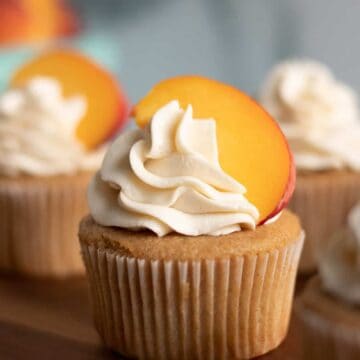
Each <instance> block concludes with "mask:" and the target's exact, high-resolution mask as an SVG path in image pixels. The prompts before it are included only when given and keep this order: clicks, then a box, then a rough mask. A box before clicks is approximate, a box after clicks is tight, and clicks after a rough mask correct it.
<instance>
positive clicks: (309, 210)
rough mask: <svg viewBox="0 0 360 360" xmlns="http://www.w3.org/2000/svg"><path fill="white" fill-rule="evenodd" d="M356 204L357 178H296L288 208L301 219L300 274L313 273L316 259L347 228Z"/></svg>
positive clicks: (358, 195) (359, 186) (341, 175)
mask: <svg viewBox="0 0 360 360" xmlns="http://www.w3.org/2000/svg"><path fill="white" fill-rule="evenodd" d="M357 201H360V174H356V173H346V172H341V173H339V174H336V172H333V173H329V174H322V175H319V174H314V175H311V174H309V175H303V176H302V175H299V176H298V179H297V185H296V189H295V192H294V195H293V197H292V200H291V201H290V204H289V208H290V209H292V210H293V211H294V212H295V213H296V214H297V215H298V216H299V217H300V219H301V223H302V225H303V227H304V229H305V232H306V241H305V244H304V249H303V252H302V255H301V260H300V265H299V271H300V272H302V273H309V272H312V271H314V270H316V266H317V258H318V257H319V256H321V254H322V253H323V250H324V248H326V246H327V243H328V241H329V238H330V237H331V236H332V235H333V234H334V232H336V231H337V230H339V229H340V228H341V227H343V226H344V225H345V224H346V221H347V216H348V213H349V211H350V209H351V208H352V207H353V206H354V205H355V204H356V202H357Z"/></svg>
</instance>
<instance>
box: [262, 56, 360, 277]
mask: <svg viewBox="0 0 360 360" xmlns="http://www.w3.org/2000/svg"><path fill="white" fill-rule="evenodd" d="M260 100H261V102H262V104H263V105H264V107H265V108H266V109H267V110H268V111H269V112H270V114H271V115H272V116H273V117H274V118H275V119H276V120H277V121H278V122H279V124H280V126H281V128H282V130H283V131H284V133H285V135H286V137H287V139H288V141H289V144H290V147H291V149H292V151H293V154H294V157H295V163H296V168H297V187H296V190H295V193H294V196H293V198H292V201H291V203H290V205H289V207H290V208H291V209H292V210H294V211H295V212H296V213H297V214H298V215H299V216H300V218H301V221H302V223H303V225H304V229H305V231H306V243H305V246H304V251H303V254H302V258H301V261H300V271H302V272H305V273H306V272H308V273H309V272H312V271H314V270H316V267H317V264H318V261H319V256H321V254H322V252H323V250H324V248H325V247H326V245H327V242H328V239H329V238H330V236H331V234H332V233H334V231H335V230H336V229H338V228H339V227H342V226H344V224H345V223H346V216H347V214H348V212H349V210H350V209H351V207H352V206H354V204H355V203H356V202H357V201H359V200H360V117H359V107H358V100H357V97H356V95H355V93H354V92H353V91H352V90H351V89H350V88H349V87H347V86H345V85H343V84H342V83H340V82H339V81H337V80H336V79H335V78H334V77H333V75H332V74H331V72H330V71H329V70H328V69H327V68H326V67H324V66H323V65H321V64H319V63H316V62H312V61H288V62H284V63H282V64H280V65H278V66H276V67H275V69H274V70H272V71H271V72H270V74H269V75H268V77H267V79H266V81H265V83H264V85H263V87H262V89H261V92H260Z"/></svg>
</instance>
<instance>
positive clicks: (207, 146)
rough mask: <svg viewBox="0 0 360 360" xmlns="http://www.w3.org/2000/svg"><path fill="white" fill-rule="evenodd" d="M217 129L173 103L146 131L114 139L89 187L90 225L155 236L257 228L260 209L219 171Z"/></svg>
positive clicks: (140, 130) (212, 233) (189, 109)
mask: <svg viewBox="0 0 360 360" xmlns="http://www.w3.org/2000/svg"><path fill="white" fill-rule="evenodd" d="M215 125H216V123H215V121H214V120H213V119H201V121H198V120H194V119H193V118H192V108H191V106H189V107H188V108H187V109H186V110H183V109H181V108H180V106H179V103H178V102H177V101H172V102H170V103H169V104H167V105H165V106H164V107H162V108H161V109H160V110H158V111H157V112H156V114H155V115H154V116H153V118H152V120H151V122H150V124H149V125H148V126H147V127H146V128H145V129H144V130H142V129H135V130H130V131H127V132H125V133H123V134H122V135H120V136H119V137H118V138H117V139H116V140H115V141H114V143H113V144H112V145H111V146H110V148H109V151H108V152H107V154H106V156H105V158H104V162H103V164H102V167H101V170H100V171H99V172H98V173H97V174H96V176H95V177H94V178H93V179H92V181H91V183H90V186H89V191H88V199H89V205H90V210H91V214H92V216H93V217H94V219H95V221H96V222H98V223H99V224H102V225H105V226H119V227H124V228H128V229H142V228H146V229H150V230H152V231H153V232H155V233H156V234H157V235H158V236H163V235H166V234H167V233H169V232H172V231H175V232H178V233H181V234H185V235H194V236H196V235H200V234H209V235H221V234H227V233H230V232H233V231H237V230H240V229H241V228H242V227H245V228H252V229H253V228H255V226H256V222H257V219H258V216H259V213H258V210H257V209H256V207H255V206H254V205H252V204H251V203H250V202H249V201H248V200H247V199H246V197H245V196H244V194H245V192H246V189H245V188H244V186H242V185H241V184H240V183H238V182H237V181H236V180H235V179H233V178H232V177H230V176H229V175H227V174H226V173H224V171H223V170H222V169H221V167H220V165H219V162H218V149H217V140H216V128H215Z"/></svg>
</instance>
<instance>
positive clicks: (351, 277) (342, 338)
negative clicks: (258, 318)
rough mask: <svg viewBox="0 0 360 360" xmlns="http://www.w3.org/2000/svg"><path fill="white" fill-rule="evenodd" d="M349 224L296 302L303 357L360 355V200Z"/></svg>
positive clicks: (335, 359)
mask: <svg viewBox="0 0 360 360" xmlns="http://www.w3.org/2000/svg"><path fill="white" fill-rule="evenodd" d="M348 223H349V224H348V227H347V228H346V229H345V230H343V231H340V232H338V233H337V235H336V236H335V237H333V239H332V241H331V242H330V244H329V247H328V249H326V251H325V253H324V255H323V257H322V259H321V261H320V262H319V270H320V276H317V277H315V278H314V279H313V280H312V281H311V282H310V283H309V285H308V286H307V288H306V290H305V292H304V294H302V296H301V298H300V299H299V300H298V302H297V307H296V308H297V314H298V316H299V319H300V321H301V323H302V326H303V328H304V331H303V334H304V339H303V341H304V344H303V349H304V359H314V360H317V359H329V360H341V359H344V360H345V359H346V360H355V359H359V358H360V203H359V204H358V205H357V206H356V207H355V208H354V209H353V210H352V211H351V213H350V215H349V221H348Z"/></svg>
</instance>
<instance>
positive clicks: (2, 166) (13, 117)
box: [0, 77, 105, 176]
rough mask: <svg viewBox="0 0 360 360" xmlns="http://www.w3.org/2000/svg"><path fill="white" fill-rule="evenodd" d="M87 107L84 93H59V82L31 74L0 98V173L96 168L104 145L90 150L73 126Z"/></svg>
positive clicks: (31, 172)
mask: <svg viewBox="0 0 360 360" xmlns="http://www.w3.org/2000/svg"><path fill="white" fill-rule="evenodd" d="M85 111H86V100H85V99H84V98H83V97H82V96H80V95H79V96H73V97H70V98H67V99H65V98H63V96H62V94H61V87H60V84H59V83H58V82H57V81H56V80H55V79H51V78H46V77H35V78H33V79H31V80H30V81H29V82H28V83H27V84H26V85H25V86H24V87H22V88H13V89H9V90H7V91H6V92H5V93H4V94H3V95H2V96H1V97H0V174H1V175H6V176H16V175H19V174H28V175H39V176H46V175H57V174H70V173H74V172H77V171H81V170H85V171H86V170H96V169H98V168H99V167H100V164H101V161H102V158H103V155H104V152H105V151H104V150H105V149H99V150H97V151H92V152H88V151H86V150H85V148H84V147H83V146H82V144H81V143H80V142H79V141H78V140H77V138H76V136H75V131H76V128H77V125H78V123H79V121H80V120H81V118H82V117H83V115H84V113H85Z"/></svg>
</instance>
